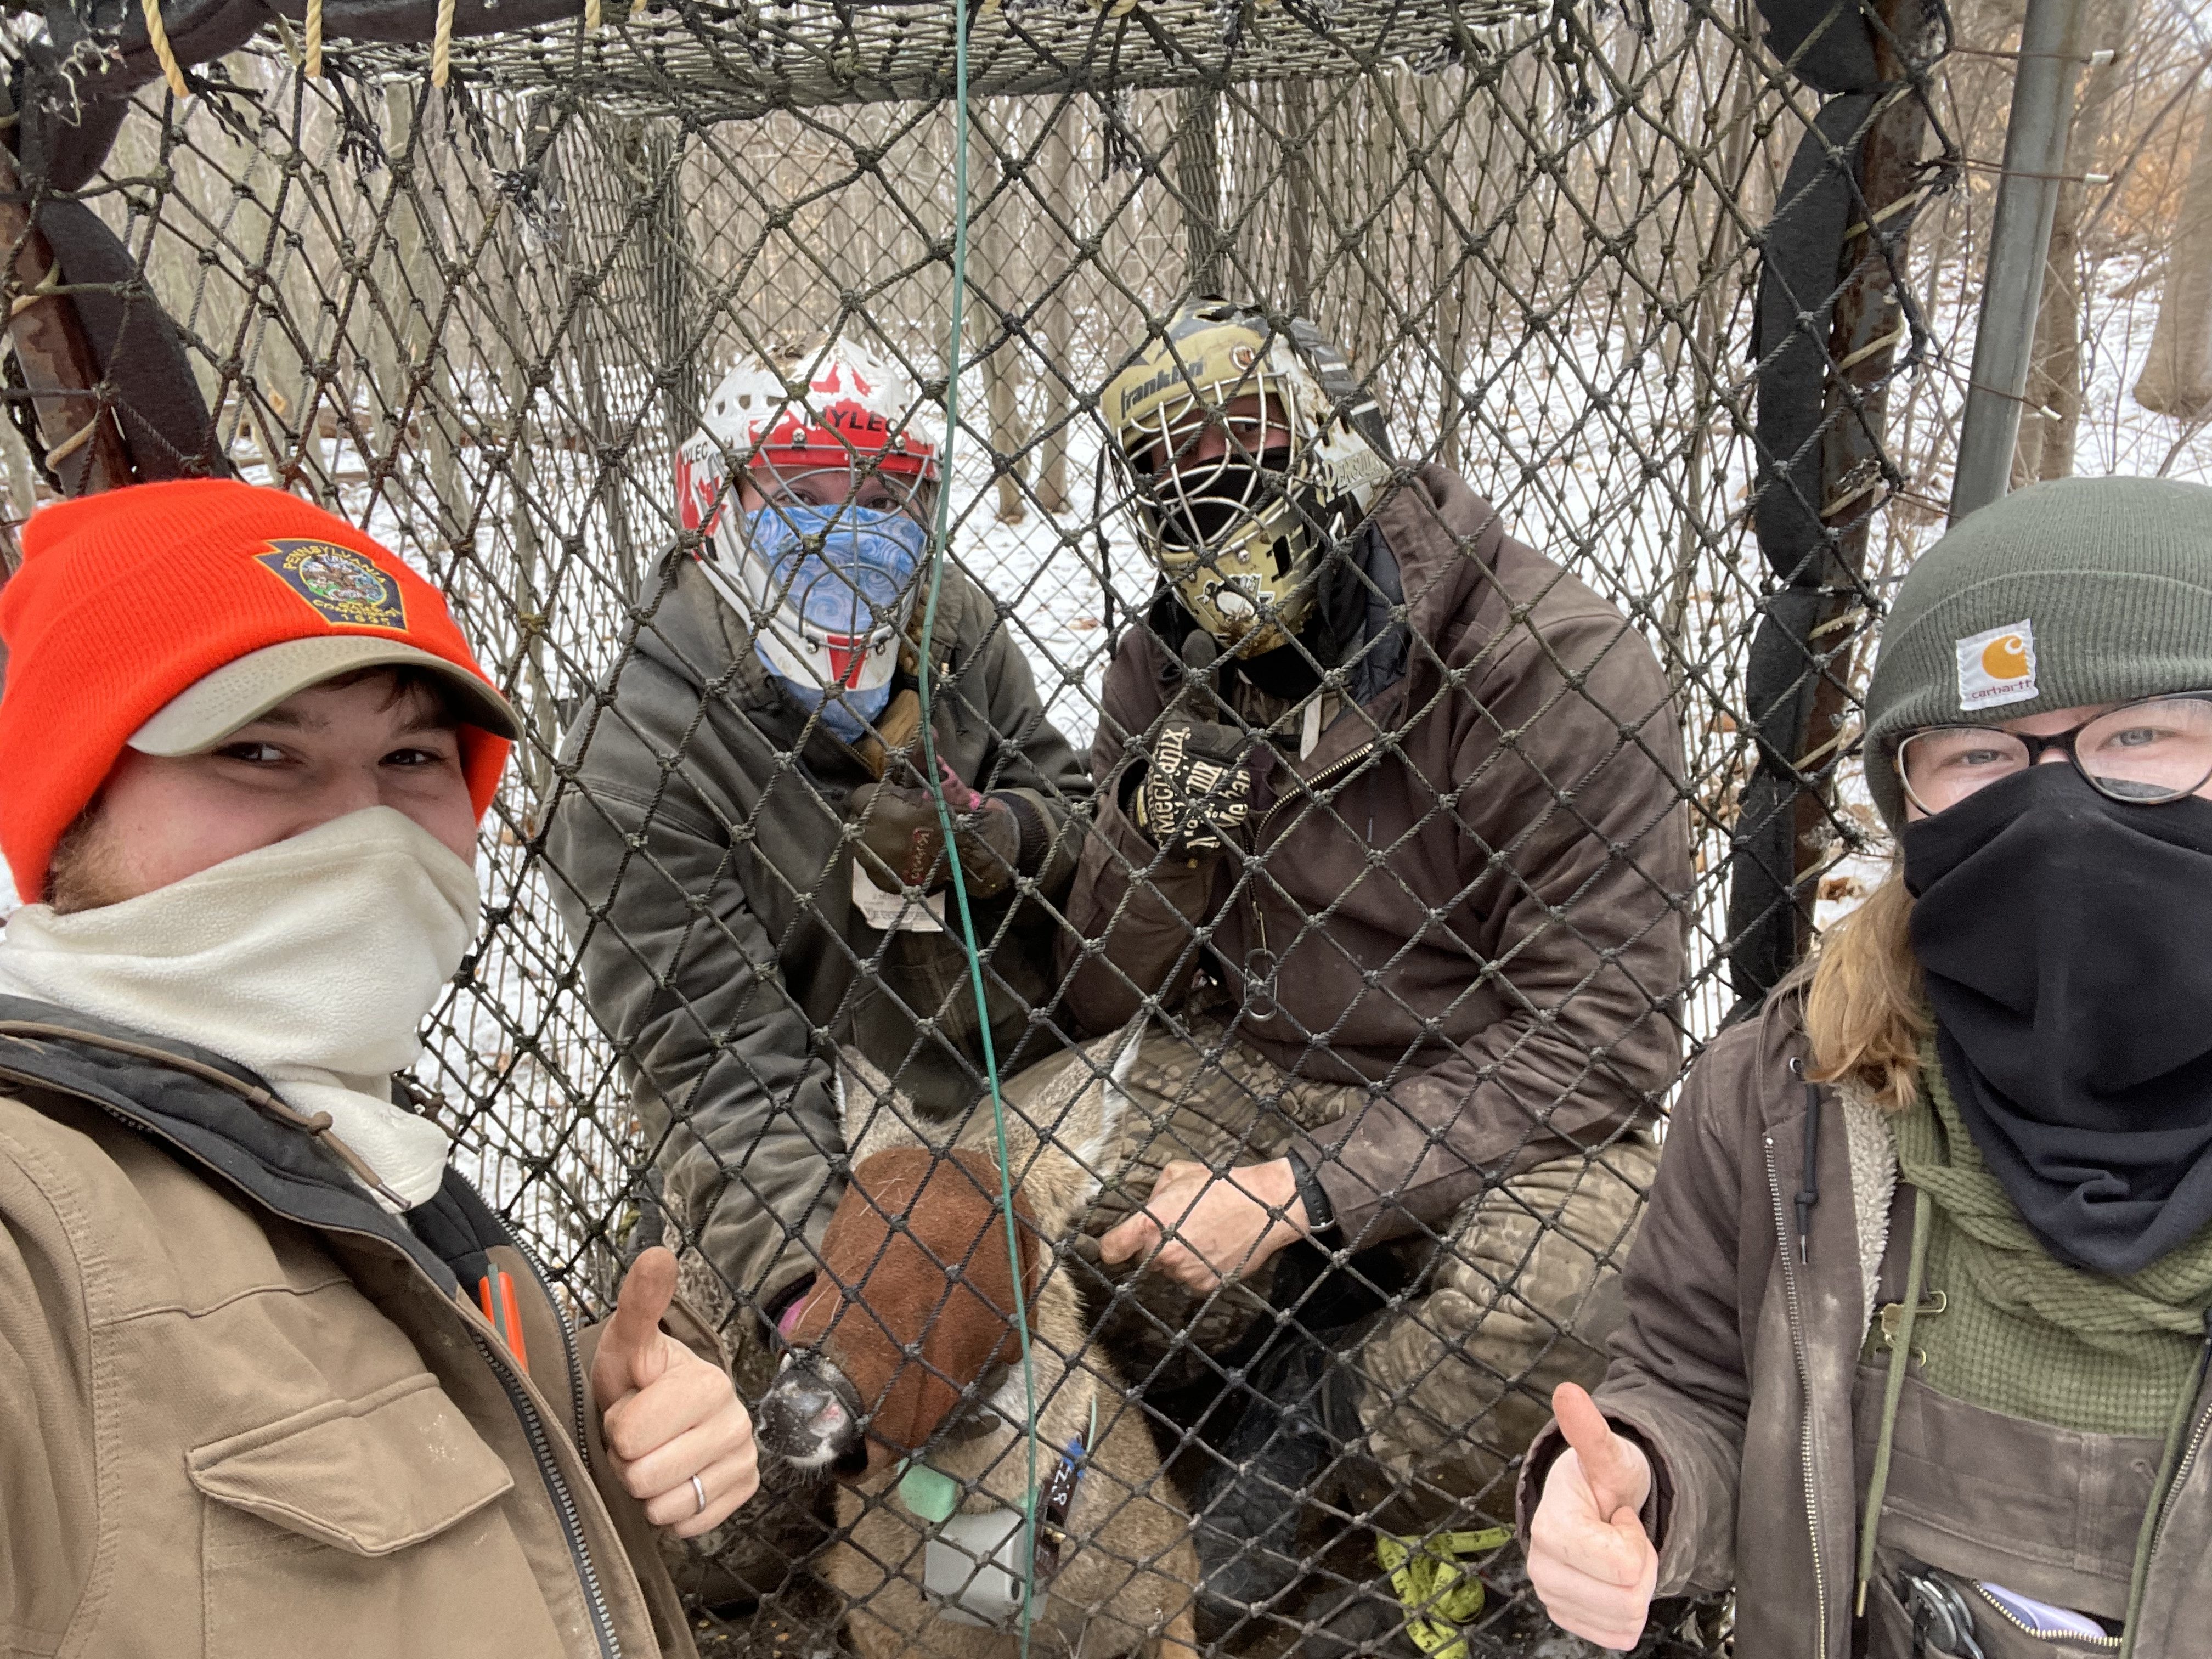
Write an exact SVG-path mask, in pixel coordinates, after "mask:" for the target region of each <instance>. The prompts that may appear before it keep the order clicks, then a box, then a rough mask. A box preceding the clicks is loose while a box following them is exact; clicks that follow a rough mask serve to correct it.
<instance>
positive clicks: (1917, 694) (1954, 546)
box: [1866, 478, 2212, 831]
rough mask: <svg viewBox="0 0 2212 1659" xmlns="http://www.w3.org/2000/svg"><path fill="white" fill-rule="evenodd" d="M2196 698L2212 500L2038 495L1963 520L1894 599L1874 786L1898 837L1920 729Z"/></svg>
mask: <svg viewBox="0 0 2212 1659" xmlns="http://www.w3.org/2000/svg"><path fill="white" fill-rule="evenodd" d="M2205 690H2212V488H2208V487H2206V486H2205V485H2203V484H2193V483H2174V482H2172V481H2171V480H2168V479H2164V478H2059V479H2056V480H2053V481H2052V482H2051V483H2039V484H2032V485H2030V486H2029V487H2028V488H2027V489H2022V490H2019V491H2017V492H2015V494H2013V495H2007V496H2004V497H2003V498H2002V499H2001V500H1998V501H1992V502H1991V503H1990V505H1989V506H1987V507H1984V508H1982V510H1981V511H1980V512H1978V513H1972V514H1971V515H1969V516H1968V517H1966V518H1965V519H1963V520H1960V522H1959V523H1958V524H1957V525H1955V526H1953V527H1952V529H1951V530H1950V532H1948V534H1946V535H1945V536H1944V537H1943V538H1942V540H1941V541H1939V542H1937V543H1936V544H1935V545H1934V546H1933V547H1931V548H1929V550H1927V551H1926V552H1925V553H1923V554H1922V555H1921V556H1920V557H1919V559H1918V561H1917V562H1916V563H1915V564H1914V565H1913V567H1912V568H1911V571H1910V572H1909V573H1908V574H1906V576H1905V580H1904V581H1903V583H1901V584H1900V585H1899V587H1898V590H1897V599H1896V602H1895V603H1894V604H1893V605H1891V606H1890V608H1889V616H1888V617H1887V620H1886V621H1885V622H1884V623H1883V624H1882V629H1881V655H1880V656H1879V657H1878V658H1877V659H1875V669H1874V684H1872V685H1871V686H1869V688H1868V690H1867V703H1866V775H1867V787H1868V788H1869V790H1870V791H1871V792H1872V793H1873V795H1874V803H1875V806H1877V807H1878V808H1880V809H1881V816H1882V817H1883V819H1884V821H1885V822H1887V823H1888V825H1889V827H1890V829H1892V830H1893V831H1895V830H1898V829H1901V828H1902V827H1903V825H1904V823H1905V790H1904V787H1903V785H1901V784H1900V783H1899V781H1898V776H1897V768H1896V765H1895V758H1896V755H1897V745H1898V744H1899V743H1900V742H1902V741H1903V740H1904V739H1905V738H1906V737H1907V736H1908V735H1909V734H1911V732H1917V731H1918V730H1919V729H1920V728H1922V727H1923V726H1994V725H1997V724H1999V723H2001V722H2002V721H2005V720H2019V719H2021V718H2022V717H2023V716H2026V715H2029V714H2045V713H2048V712H2049V711H2050V710H2051V709H2054V708H2076V707H2079V706H2080V705H2081V704H2084V703H2100V702H2126V701H2128V700H2129V699H2130V698H2131V697H2148V696H2155V695H2156V694H2158V693H2160V692H2162V691H2205Z"/></svg>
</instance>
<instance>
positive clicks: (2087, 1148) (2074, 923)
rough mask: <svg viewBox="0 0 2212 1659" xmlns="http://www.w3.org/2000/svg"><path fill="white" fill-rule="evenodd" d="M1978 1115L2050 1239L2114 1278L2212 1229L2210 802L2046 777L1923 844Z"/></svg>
mask: <svg viewBox="0 0 2212 1659" xmlns="http://www.w3.org/2000/svg"><path fill="white" fill-rule="evenodd" d="M1904 844H1905V886H1906V887H1907V889H1909V890H1911V893H1912V894H1913V896H1914V897H1915V899H1916V900H1917V902H1916V903H1915V904H1914V906H1913V908H1912V948H1913V952H1914V954H1915V955H1916V956H1917V957H1919V958H1920V963H1921V967H1922V968H1923V969H1924V970H1925V973H1926V975H1927V981H1928V1000H1929V1002H1930V1003H1931V1004H1932V1005H1933V1006H1934V1008H1935V1011H1936V1027H1937V1034H1936V1035H1937V1050H1938V1053H1939V1054H1940V1055H1941V1056H1942V1063H1943V1075H1944V1077H1945V1079H1947V1080H1948V1082H1949V1084H1950V1085H1951V1092H1952V1095H1953V1096H1954V1098H1955V1100H1956V1102H1957V1104H1958V1108H1959V1114H1960V1117H1961V1118H1962V1119H1963V1120H1964V1121H1965V1123H1966V1129H1967V1132H1968V1133H1970V1134H1972V1136H1973V1139H1974V1144H1975V1146H1977V1147H1978V1148H1979V1149H1980V1151H1981V1153H1982V1156H1983V1158H1984V1160H1986V1162H1987V1163H1988V1164H1989V1168H1990V1173H1991V1174H1992V1175H1994V1176H1996V1178H1997V1180H1998V1181H1999V1182H2000V1183H2002V1186H2003V1188H2004V1189H2005V1191H2006V1192H2007V1193H2008V1194H2010V1196H2011V1198H2012V1200H2013V1202H2014V1203H2015V1204H2016V1205H2018V1206H2020V1212H2021V1217H2022V1218H2024V1219H2025V1220H2026V1221H2027V1225H2028V1226H2029V1228H2030V1229H2031V1230H2033V1232H2034V1233H2035V1236H2036V1237H2038V1238H2039V1239H2041V1240H2042V1241H2043V1243H2044V1244H2045V1248H2047V1249H2050V1251H2051V1253H2052V1254H2053V1255H2056V1256H2057V1257H2058V1258H2059V1259H2060V1260H2061V1261H2068V1262H2071V1263H2072V1264H2074V1265H2075V1266H2076V1267H2088V1268H2092V1269H2093V1270H2095V1271H2097V1272H2099V1273H2110V1274H2113V1275H2115V1276H2118V1275H2123V1274H2126V1273H2134V1272H2136V1271H2137V1270H2139V1269H2141V1268H2142V1267H2148V1265H2149V1264H2150V1263H2152V1262H2154V1261H2157V1260H2158V1259H2159V1258H2160V1256H2162V1255H2166V1252H2168V1251H2169V1250H2172V1249H2175V1248H2176V1247H2177V1246H2179V1245H2180V1244H2183V1243H2186V1242H2187V1241H2188V1240H2189V1239H2190V1238H2191V1237H2193V1236H2194V1235H2195V1234H2196V1232H2197V1230H2198V1229H2199V1228H2201V1227H2203V1225H2204V1224H2205V1223H2206V1222H2207V1221H2208V1220H2212V800H2200V799H2196V798H2194V797H2191V798H2190V799H2186V800H2179V801H2173V802H2170V803H2168V804H2166V805H2160V806H2130V805H2122V804H2121V803H2120V802H2118V801H2115V800H2110V799H2106V797H2105V796H2103V795H2100V794H2099V793H2097V792H2096V790H2094V789H2093V788H2092V787H2090V786H2089V784H2088V783H2087V781H2086V780H2084V779H2083V778H2082V777H2081V775H2080V774H2079V773H2077V772H2076V771H2075V769H2073V768H2072V767H2070V766H2060V765H2048V766H2032V767H2029V768H2028V769H2027V770H2026V771H2024V772H2021V773H2018V774H2016V775H2014V776H2012V777H2009V778H2007V779H2005V780H2003V781H2002V782H1998V783H1995V784H1992V785H1990V787H1988V788H1986V789H1984V790H1981V791H1979V792H1978V793H1975V794H1972V795H1970V796H1968V797H1967V798H1966V799H1965V800H1962V801H1960V803H1959V804H1958V805H1955V806H1954V807H1951V808H1950V809H1948V811H1943V812H1940V813H1938V814H1936V816H1935V817H1929V818H1923V819H1922V820H1921V821H1920V822H1918V823H1910V824H1907V825H1906V826H1905V835H1904Z"/></svg>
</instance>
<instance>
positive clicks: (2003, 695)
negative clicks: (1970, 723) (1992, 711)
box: [1959, 617, 2035, 714]
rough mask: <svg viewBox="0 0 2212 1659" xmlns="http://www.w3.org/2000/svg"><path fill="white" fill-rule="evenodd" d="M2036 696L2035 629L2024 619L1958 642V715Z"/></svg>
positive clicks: (1969, 636) (2023, 700)
mask: <svg viewBox="0 0 2212 1659" xmlns="http://www.w3.org/2000/svg"><path fill="white" fill-rule="evenodd" d="M2033 696H2035V627H2034V624H2033V623H2030V622H2029V621H2028V620H2027V618H2026V617H2022V618H2021V620H2020V621H2018V622H2016V623H2006V624H2005V625H2004V626H2003V627H2002V628H1992V629H1989V630H1988V631H1987V632H1986V633H1981V634H1969V635H1967V636H1966V638H1965V639H1963V640H1960V641H1959V712H1960V714H1972V713H1973V712H1974V711H1975V710H1976V709H1978V708H1999V707H2001V706H2002V705H2003V704H2005V703H2008V702H2028V701H2029V700H2030V699H2032V698H2033Z"/></svg>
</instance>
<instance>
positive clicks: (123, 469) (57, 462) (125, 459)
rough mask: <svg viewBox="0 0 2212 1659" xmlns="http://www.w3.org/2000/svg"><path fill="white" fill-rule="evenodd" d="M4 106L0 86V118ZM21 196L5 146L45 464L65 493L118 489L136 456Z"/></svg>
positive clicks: (13, 283) (12, 326)
mask: <svg viewBox="0 0 2212 1659" xmlns="http://www.w3.org/2000/svg"><path fill="white" fill-rule="evenodd" d="M7 101H8V99H7V93H6V91H5V89H4V88H0V113H4V112H5V106H6V104H7ZM23 194H24V190H23V185H22V181H21V178H20V177H19V176H18V175H17V173H16V171H15V155H14V154H13V153H12V152H11V151H9V149H6V148H5V147H4V146H0V240H5V241H6V243H7V245H8V246H9V248H10V249H11V250H13V252H12V254H11V256H10V259H9V283H8V295H9V299H10V300H11V301H14V303H15V305H16V306H18V307H21V309H20V310H16V311H15V313H14V314H13V315H12V316H11V317H10V318H9V322H8V343H9V346H11V347H12V348H13V349H14V350H15V361H16V362H18V363H20V364H21V366H22V370H23V382H24V384H25V385H26V386H28V387H29V388H30V391H31V395H32V398H33V400H34V404H35V407H36V408H37V410H38V416H39V435H40V438H41V439H42V440H43V441H45V443H46V465H47V466H48V467H49V468H50V469H51V470H52V472H53V474H54V476H55V477H58V479H60V480H61V484H62V489H63V490H64V492H65V493H66V494H68V495H91V494H92V493H93V492H94V491H95V490H101V489H116V488H118V487H119V486H121V485H123V484H127V483H131V481H132V477H131V451H130V449H129V447H128V446H126V445H125V442H124V441H123V428H121V427H120V426H119V425H118V423H117V422H116V418H115V410H114V407H113V405H112V404H111V403H110V402H109V400H108V398H107V395H106V392H103V390H102V389H101V375H100V365H99V362H98V361H97V360H96V359H95V358H94V356H93V350H92V342H91V341H90V340H88V339H87V338H86V337H85V332H84V326H83V325H82V323H81V322H80V321H79V320H78V318H77V314H76V306H75V305H74V304H73V303H72V302H71V301H70V298H69V296H68V295H65V294H56V293H53V292H52V289H54V288H55V287H56V286H57V285H58V283H60V281H61V267H60V265H59V264H58V263H57V261H56V260H55V258H54V251H53V248H52V246H50V245H49V244H48V243H47V241H46V236H45V234H44V233H42V232H41V231H40V229H39V228H38V227H37V226H36V225H35V224H33V222H32V219H31V206H30V204H28V203H27V202H25V201H23V200H22V199H21V197H22V196H23ZM34 295H41V296H43V297H38V298H33V297H32V296H34ZM27 300H28V301H30V302H29V303H28V304H26V303H25V301H27Z"/></svg>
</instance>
